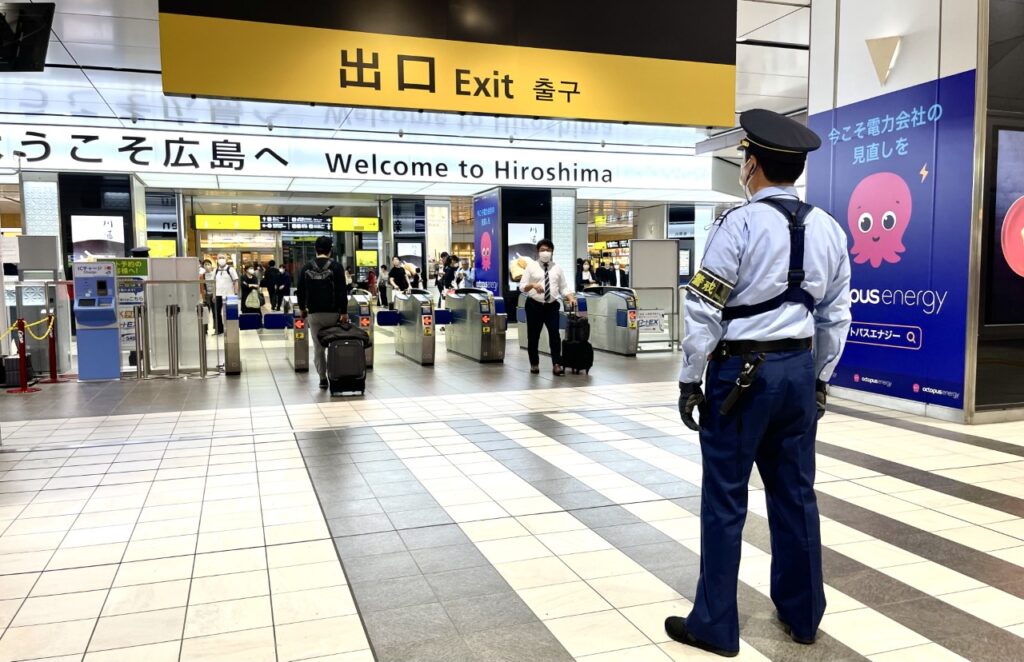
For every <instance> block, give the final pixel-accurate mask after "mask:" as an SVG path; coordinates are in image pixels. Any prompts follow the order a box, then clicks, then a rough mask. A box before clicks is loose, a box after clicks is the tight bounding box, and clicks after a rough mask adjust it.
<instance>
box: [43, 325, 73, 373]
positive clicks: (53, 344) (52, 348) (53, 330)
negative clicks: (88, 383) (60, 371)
mask: <svg viewBox="0 0 1024 662" xmlns="http://www.w3.org/2000/svg"><path fill="white" fill-rule="evenodd" d="M48 317H49V323H50V333H49V336H48V341H49V348H48V349H49V352H50V377H49V379H44V380H42V381H41V382H40V383H41V384H63V383H65V382H67V381H68V380H66V379H61V378H60V377H59V376H58V375H57V318H56V317H54V315H53V313H50V314H49V315H48Z"/></svg>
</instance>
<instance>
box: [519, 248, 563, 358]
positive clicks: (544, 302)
mask: <svg viewBox="0 0 1024 662" xmlns="http://www.w3.org/2000/svg"><path fill="white" fill-rule="evenodd" d="M554 251H555V244H554V243H553V242H552V241H551V240H550V239H541V240H540V241H538V242H537V259H536V260H535V261H533V262H530V263H529V264H528V265H526V269H525V270H524V271H523V277H522V278H521V279H520V281H519V291H520V292H522V293H523V294H525V295H526V297H527V299H526V304H525V309H526V337H527V350H528V352H529V356H530V372H531V373H533V374H537V373H539V372H540V352H539V350H538V347H539V346H540V333H541V331H542V330H543V329H544V328H547V330H548V345H549V346H550V348H551V371H552V373H553V374H555V375H564V374H565V369H564V368H563V367H562V355H561V349H562V339H561V338H560V337H559V335H558V332H559V329H558V318H559V312H560V308H561V307H560V306H559V302H560V301H564V302H566V303H569V304H571V303H573V302H574V301H575V300H576V295H575V294H574V292H573V291H572V290H571V289H570V288H569V283H568V281H567V280H566V279H565V272H564V271H563V270H562V267H561V265H558V264H555V262H554V261H553V260H552V256H553V255H554Z"/></svg>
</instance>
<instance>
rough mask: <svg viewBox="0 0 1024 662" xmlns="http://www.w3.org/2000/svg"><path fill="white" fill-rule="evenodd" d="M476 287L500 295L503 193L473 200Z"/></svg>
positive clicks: (491, 192) (486, 194) (488, 193)
mask: <svg viewBox="0 0 1024 662" xmlns="http://www.w3.org/2000/svg"><path fill="white" fill-rule="evenodd" d="M473 235H474V242H475V244H476V261H475V265H474V266H475V271H476V286H477V287H481V288H484V289H487V290H490V292H491V293H492V294H494V295H495V296H501V292H500V290H501V287H500V286H501V250H500V249H501V190H500V189H492V190H490V191H488V192H486V193H482V194H480V195H478V196H476V197H474V198H473Z"/></svg>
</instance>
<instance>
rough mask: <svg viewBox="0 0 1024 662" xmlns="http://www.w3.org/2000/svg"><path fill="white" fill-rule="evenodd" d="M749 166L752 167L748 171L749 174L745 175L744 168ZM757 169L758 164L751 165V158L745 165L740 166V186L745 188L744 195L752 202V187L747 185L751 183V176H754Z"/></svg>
mask: <svg viewBox="0 0 1024 662" xmlns="http://www.w3.org/2000/svg"><path fill="white" fill-rule="evenodd" d="M748 166H749V167H750V169H749V170H748V171H747V174H746V175H744V174H743V170H744V169H746V168H747V167H748ZM755 170H757V166H756V165H754V166H750V161H749V160H748V161H747V162H746V163H744V164H743V166H742V167H741V168H740V179H739V183H740V188H741V189H743V197H744V198H746V200H747V202H750V189H749V188H747V187H748V186H749V185H750V180H751V178H753V176H754V171H755Z"/></svg>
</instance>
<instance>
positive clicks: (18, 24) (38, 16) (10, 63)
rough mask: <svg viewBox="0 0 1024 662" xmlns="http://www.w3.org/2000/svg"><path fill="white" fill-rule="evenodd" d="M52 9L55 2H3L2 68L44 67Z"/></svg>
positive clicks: (0, 13)
mask: <svg viewBox="0 0 1024 662" xmlns="http://www.w3.org/2000/svg"><path fill="white" fill-rule="evenodd" d="M53 11H54V3H52V2H36V3H31V4H30V3H27V2H0V19H2V20H0V72H9V71H42V70H43V65H45V64H46V49H47V47H48V46H49V45H50V26H51V25H52V24H53Z"/></svg>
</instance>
